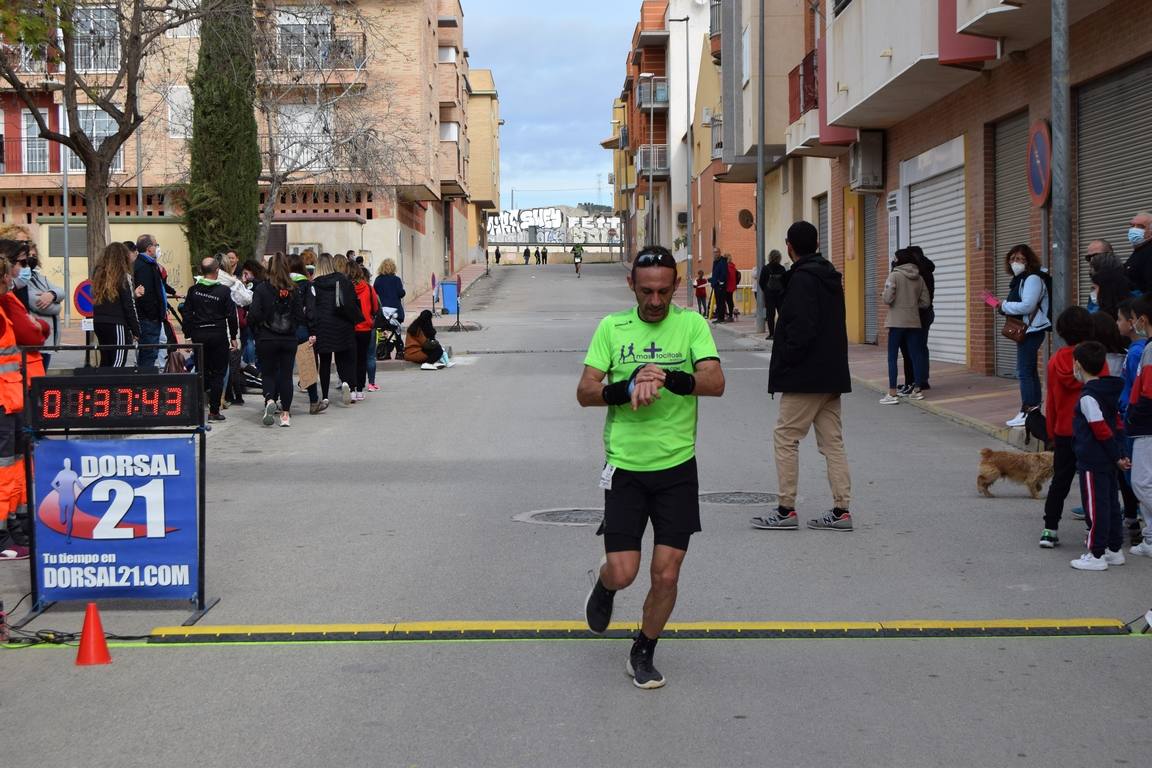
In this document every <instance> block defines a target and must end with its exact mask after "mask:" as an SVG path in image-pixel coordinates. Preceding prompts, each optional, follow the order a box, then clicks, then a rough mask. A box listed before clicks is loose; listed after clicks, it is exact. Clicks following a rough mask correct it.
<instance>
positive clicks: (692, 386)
mask: <svg viewBox="0 0 1152 768" xmlns="http://www.w3.org/2000/svg"><path fill="white" fill-rule="evenodd" d="M664 389H666V390H668V391H669V392H671V393H672V394H674V395H690V394H692V393H693V392H695V391H696V377H695V376H693V375H692V374H690V373H684V371H665V372H664Z"/></svg>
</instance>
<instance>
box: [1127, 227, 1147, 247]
mask: <svg viewBox="0 0 1152 768" xmlns="http://www.w3.org/2000/svg"><path fill="white" fill-rule="evenodd" d="M1128 242H1130V243H1132V247H1133V248H1135V247H1136V246H1138V245H1140V243H1142V242H1144V230H1143V229H1141V228H1140V227H1131V228H1129V230H1128Z"/></svg>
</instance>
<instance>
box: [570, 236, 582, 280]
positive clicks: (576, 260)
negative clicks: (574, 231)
mask: <svg viewBox="0 0 1152 768" xmlns="http://www.w3.org/2000/svg"><path fill="white" fill-rule="evenodd" d="M582 261H584V246H582V245H580V244H576V245H574V246H572V263H573V264H574V265H576V277H580V262H582Z"/></svg>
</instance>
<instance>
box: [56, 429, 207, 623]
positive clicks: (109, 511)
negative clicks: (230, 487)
mask: <svg viewBox="0 0 1152 768" xmlns="http://www.w3.org/2000/svg"><path fill="white" fill-rule="evenodd" d="M33 468H34V472H33V484H34V486H35V487H34V490H35V496H34V498H35V509H36V521H35V523H36V549H35V558H36V563H35V567H36V570H37V576H38V580H39V585H40V595H41V596H42V597H43V598H46V599H48V600H93V599H97V598H145V599H160V600H179V599H185V598H186V599H194V598H195V597H196V590H197V583H198V581H197V580H198V576H199V574H198V572H197V563H198V560H197V556H198V532H197V503H196V502H197V499H196V492H197V482H196V449H195V444H194V442H193V440H192V439H191V438H165V439H147V440H140V439H138V440H41V441H39V442H37V443H36V446H35V450H34V453H33Z"/></svg>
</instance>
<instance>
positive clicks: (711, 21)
mask: <svg viewBox="0 0 1152 768" xmlns="http://www.w3.org/2000/svg"><path fill="white" fill-rule="evenodd" d="M720 10H721V5H720V0H712V4H711V6H710V7H709V9H708V11H709V15H708V40H709V46H710V49H711V53H712V61H713V62H714V63H716V64H719V63H720V48H721V45H720V40H721V37H720V30H721V15H720Z"/></svg>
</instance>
